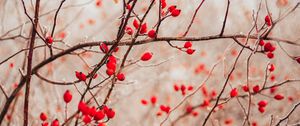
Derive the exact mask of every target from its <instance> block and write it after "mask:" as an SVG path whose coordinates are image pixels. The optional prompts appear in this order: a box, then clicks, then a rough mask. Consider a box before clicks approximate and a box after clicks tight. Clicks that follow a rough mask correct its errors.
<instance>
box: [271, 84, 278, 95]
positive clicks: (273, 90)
mask: <svg viewBox="0 0 300 126" xmlns="http://www.w3.org/2000/svg"><path fill="white" fill-rule="evenodd" d="M276 90H277V87H276V86H274V87H271V88H270V93H271V94H273V93H275V91H276Z"/></svg>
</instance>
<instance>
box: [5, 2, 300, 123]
mask: <svg viewBox="0 0 300 126" xmlns="http://www.w3.org/2000/svg"><path fill="white" fill-rule="evenodd" d="M24 1H25V5H26V8H27V11H28V13H29V15H30V16H31V17H33V15H34V4H35V1H31V0H24ZM201 1H202V0H166V2H167V6H170V5H176V6H177V8H179V9H181V14H180V16H178V17H176V18H175V17H169V18H167V19H166V20H164V21H163V22H162V24H161V27H160V30H159V33H158V37H180V36H181V35H182V34H183V33H184V32H185V30H186V28H187V26H188V25H189V23H190V21H191V19H192V16H193V14H194V12H195V10H196V8H197V6H198V5H199V4H200V2H201ZM60 2H61V1H60V0H42V1H41V8H40V18H39V28H40V30H41V31H42V32H41V34H42V35H43V36H47V35H49V34H50V32H51V28H52V25H53V18H54V15H55V11H56V9H57V8H58V6H59V4H60ZM150 2H151V0H140V1H138V2H137V5H136V7H135V9H134V11H135V12H136V13H137V14H138V15H143V14H144V13H145V9H147V7H148V6H149V4H150ZM260 2H261V9H260V12H259V15H258V22H257V24H258V25H259V26H261V25H263V24H264V23H265V21H264V18H265V16H266V15H267V10H266V2H265V1H264V0H263V1H261V0H230V9H229V13H228V20H227V23H226V27H225V32H224V35H233V34H247V33H248V32H249V30H250V29H251V27H252V26H253V17H252V16H253V14H254V15H256V12H257V11H258V8H259V4H260ZM298 2H299V0H267V3H268V8H269V11H270V13H271V16H272V18H273V19H278V18H279V17H281V16H282V15H284V14H285V13H286V12H288V11H289V10H290V9H291V8H293V7H294V6H295V5H296V4H297V3H298ZM226 5H227V0H206V1H205V2H204V4H203V6H202V7H201V8H200V10H199V12H198V14H197V16H196V18H195V21H194V24H193V25H192V27H191V29H190V32H189V34H188V35H187V37H203V36H209V35H217V34H219V33H220V30H221V27H222V23H223V19H224V15H225V11H226ZM0 6H1V7H0V25H1V27H0V61H1V62H2V61H3V60H5V59H7V58H8V57H9V56H11V55H13V54H15V53H16V52H18V51H20V50H22V49H25V48H27V42H28V36H29V35H30V32H31V27H32V24H31V23H30V22H29V20H28V18H27V17H26V15H25V14H24V10H23V6H22V3H21V1H20V0H0ZM122 6H123V4H122V1H121V0H66V2H65V3H64V5H63V7H62V9H61V10H60V12H59V14H58V19H57V27H56V32H55V36H54V40H55V42H54V43H53V47H55V49H54V54H56V53H59V52H61V51H62V50H65V49H68V48H70V47H72V46H74V45H76V44H79V43H86V42H99V41H100V42H101V41H112V40H115V39H116V35H117V31H118V27H119V25H120V17H121V14H122V8H123V7H122ZM298 8H299V7H298ZM298 8H297V9H296V10H295V11H294V12H293V13H291V14H290V15H289V16H287V17H285V18H284V20H282V21H281V22H280V23H278V24H277V25H276V27H274V29H273V30H272V32H271V34H270V36H272V37H276V38H280V39H285V40H290V41H294V42H295V43H299V39H300V38H299V35H300V23H299V19H300V12H299V9H298ZM133 19H134V18H132V19H130V20H129V26H131V27H133V26H132V22H133ZM157 20H158V3H156V4H155V5H154V8H153V9H152V10H151V11H150V13H149V15H148V16H147V18H146V19H145V22H147V24H148V29H151V28H152V27H153V26H154V25H155V24H156V23H157ZM252 34H253V35H257V33H255V32H253V33H252ZM13 36H17V37H15V38H13V39H7V38H9V37H13ZM145 38H146V37H139V38H138V39H139V40H142V39H145ZM130 39H131V37H130V36H129V35H126V36H124V37H123V39H122V40H130ZM241 41H243V42H244V41H245V40H242V39H241ZM184 42H185V41H171V43H172V44H173V45H176V46H179V47H182V46H183V45H184ZM255 42H256V40H255V39H251V40H249V43H250V44H252V45H253V44H254V43H255ZM271 42H272V43H273V44H274V45H275V47H276V51H275V52H274V55H275V57H274V58H273V59H269V58H267V57H266V55H265V54H262V53H256V54H255V55H253V56H252V58H251V60H250V65H249V70H250V71H249V84H250V85H251V86H254V85H261V86H262V84H263V83H264V78H265V71H266V68H267V67H268V63H272V64H274V65H275V66H276V67H275V71H274V72H272V73H270V75H268V78H267V79H266V85H267V86H271V85H274V84H277V83H280V82H283V81H285V80H288V79H299V76H300V65H299V64H298V63H297V62H296V61H294V60H293V59H291V58H290V57H289V56H287V55H286V53H285V52H284V51H283V50H282V49H281V48H280V47H279V45H278V43H277V42H276V41H271ZM192 43H193V49H195V53H194V54H193V55H188V54H187V53H185V52H183V51H180V50H178V49H176V48H172V47H170V45H169V44H168V43H167V42H165V41H158V42H151V43H147V44H142V45H137V46H134V48H133V50H132V51H131V52H130V54H129V58H128V62H127V63H130V61H135V60H137V59H139V58H140V56H141V55H142V54H143V53H144V52H145V51H151V52H152V53H153V57H152V59H151V60H150V61H149V62H137V63H135V64H133V65H130V66H128V67H126V68H125V69H124V70H123V72H124V73H125V75H126V80H125V81H123V82H118V83H117V84H116V86H115V89H114V91H113V92H112V95H111V98H110V100H109V102H108V104H107V105H108V106H110V107H112V108H114V110H115V111H116V117H115V118H114V119H112V120H110V121H109V122H108V124H107V125H108V126H120V125H123V126H157V125H159V124H160V123H161V121H162V120H163V119H165V117H166V114H165V113H162V115H161V116H158V115H157V113H158V112H159V111H160V108H159V106H160V105H169V106H170V107H171V108H172V107H174V106H176V105H177V104H178V103H179V102H180V101H181V100H182V99H183V98H184V96H183V95H182V94H181V93H180V92H176V91H174V88H173V87H174V85H175V84H176V85H179V86H180V85H186V86H193V87H194V89H193V90H195V89H196V87H198V86H199V85H201V84H203V81H204V80H205V79H206V78H207V76H208V75H209V74H208V73H209V71H211V69H212V67H213V66H214V65H215V64H216V63H218V62H219V64H217V65H216V68H215V69H214V71H212V74H211V76H210V77H209V79H208V81H206V82H205V89H203V88H201V89H200V90H199V91H197V92H196V93H195V94H194V95H193V96H192V97H191V98H189V99H188V100H187V101H185V102H184V103H183V104H182V105H181V106H180V107H179V108H178V109H176V110H175V111H174V112H172V114H171V115H170V117H169V119H168V120H167V121H166V123H165V125H171V124H172V122H174V120H176V119H177V118H178V117H179V116H180V115H182V114H184V113H185V111H186V107H187V106H196V105H199V104H202V103H203V101H204V100H205V99H207V98H206V96H204V93H203V92H204V90H206V91H207V92H208V93H212V92H216V93H217V94H218V92H219V91H220V90H221V88H222V86H223V84H224V81H225V80H226V76H227V74H228V73H229V71H230V69H231V67H232V65H233V63H234V61H235V58H236V57H237V54H238V52H239V50H240V49H241V46H240V45H238V44H237V43H235V42H234V41H233V40H232V39H214V40H209V41H193V42H192ZM39 45H44V43H43V41H41V40H40V39H39V38H38V39H37V41H36V44H35V46H39ZM281 46H282V48H284V49H285V50H286V51H287V52H288V54H290V55H292V56H299V55H300V51H299V49H300V47H299V46H295V45H291V44H286V43H281ZM127 48H128V46H120V50H119V51H118V52H116V53H114V55H115V56H116V57H117V58H122V57H123V55H124V54H125V52H126V50H127ZM87 49H91V50H94V51H96V52H92V51H89V52H85V53H80V54H78V55H77V54H70V55H66V56H63V57H61V58H59V59H57V60H55V61H53V62H51V63H49V64H47V65H46V66H44V67H43V68H41V69H40V70H39V71H38V73H39V74H40V75H41V76H42V77H45V78H47V79H49V80H53V81H56V82H73V81H75V80H76V77H75V71H82V72H84V73H88V72H90V71H91V70H92V67H93V66H94V65H95V64H97V63H98V62H100V60H101V59H102V58H103V56H104V54H103V53H99V51H100V50H99V47H98V46H94V47H91V48H87ZM82 51H83V50H77V51H75V52H77V53H79V52H82ZM250 54H251V51H249V50H245V51H244V52H243V53H242V54H241V58H240V59H239V60H238V63H237V65H236V69H235V71H234V72H233V74H232V76H231V77H230V80H229V82H228V83H229V85H230V86H227V87H226V89H225V92H224V94H223V95H222V98H223V97H224V98H226V97H229V92H230V90H231V89H232V88H237V89H238V91H239V93H240V94H246V93H244V92H243V91H242V88H241V87H242V86H243V85H245V84H246V83H247V76H246V71H247V58H248V56H249V55H250ZM48 57H49V52H48V51H47V48H46V47H40V48H37V49H35V50H34V60H33V66H35V65H36V64H38V63H40V62H41V61H43V60H44V59H45V58H48ZM25 58H26V53H25V52H22V53H19V54H17V55H16V56H14V57H13V58H11V59H9V60H8V61H7V62H4V63H2V64H1V65H0V73H1V76H0V82H1V85H2V87H3V88H4V89H5V91H6V92H7V94H11V92H12V91H13V89H14V88H15V86H16V85H17V84H18V82H19V81H20V77H21V74H20V71H22V70H20V69H22V67H24V66H23V62H24V60H25ZM118 60H120V59H118ZM105 70H106V69H105V67H103V68H102V69H100V70H99V71H98V72H97V73H98V75H99V76H98V77H97V78H96V79H95V82H94V83H95V84H96V83H97V82H100V81H102V80H103V79H105V78H106V77H107V75H106V73H105ZM25 73H26V72H25ZM76 86H77V88H78V90H79V92H83V91H84V90H85V88H86V85H85V84H84V83H82V82H81V83H77V84H76ZM109 86H110V83H105V84H103V85H102V86H101V87H98V88H95V89H93V90H92V92H93V93H96V92H99V93H98V95H97V96H96V99H97V100H98V101H99V102H100V103H102V102H103V100H104V98H105V96H106V94H107V92H108V89H109ZM31 87H32V88H31V94H30V105H29V106H30V110H29V112H30V116H29V117H30V118H29V119H30V120H29V122H30V123H29V124H30V125H40V124H41V121H39V114H40V113H41V112H45V113H47V115H48V118H49V120H54V119H56V118H57V119H59V120H60V121H61V122H63V120H64V117H65V115H64V111H65V103H64V101H63V93H64V92H65V91H66V90H70V91H71V92H72V94H73V99H72V101H71V102H70V103H69V104H68V114H69V115H71V114H72V113H74V112H76V110H77V105H78V102H79V99H80V94H79V92H78V90H76V87H75V86H74V85H64V86H62V85H53V84H51V83H49V82H46V81H43V80H42V79H40V78H39V77H37V76H36V75H34V76H32V81H31ZM250 88H251V87H250ZM24 92H25V90H24V88H23V90H21V92H20V94H19V96H18V97H17V100H15V101H14V102H13V103H12V105H11V107H10V110H9V111H8V114H7V116H8V117H7V118H5V120H4V123H2V124H3V125H8V123H10V125H22V123H23V121H22V120H23V103H24ZM187 93H188V94H189V93H191V92H187ZM276 93H281V94H283V95H284V96H285V99H284V100H282V101H277V100H274V99H273V96H274V94H271V93H270V91H269V90H266V91H264V92H263V93H262V94H259V95H255V96H253V97H252V98H253V99H252V103H251V106H252V110H251V113H250V121H251V122H256V123H257V125H259V126H265V125H270V122H271V121H270V120H271V118H273V119H272V120H274V121H275V122H276V121H278V119H280V118H282V117H283V116H284V115H286V113H288V112H289V111H290V110H291V108H292V107H293V105H294V104H295V103H298V102H299V100H300V86H299V82H292V83H287V84H285V85H283V86H280V87H279V88H278V89H277V90H276ZM152 96H156V97H157V103H156V105H155V106H153V105H151V104H150V103H148V104H147V105H144V104H142V103H141V100H142V99H144V100H147V101H148V102H150V101H149V99H150V97H152ZM90 97H91V96H90V95H89V94H88V95H87V96H86V99H88V98H90ZM260 100H267V101H268V103H269V105H268V106H267V107H266V111H265V112H264V113H260V112H259V111H258V110H257V102H258V101H260ZM5 101H6V100H5V96H4V95H3V93H1V94H0V106H1V107H0V108H1V110H2V108H3V105H4V104H5ZM239 102H240V103H238V100H237V99H230V100H229V101H228V102H227V103H226V104H224V105H223V108H222V109H220V110H219V109H218V110H217V112H215V113H213V115H212V116H211V120H209V123H208V124H207V125H236V126H239V125H242V124H243V121H244V117H245V116H244V113H243V109H242V108H241V106H240V104H242V105H243V106H244V107H247V105H248V98H240V99H239ZM91 105H96V104H95V103H94V102H92V103H91ZM212 105H213V102H212V103H211V105H210V106H208V107H202V108H201V107H199V108H197V109H194V110H193V111H196V112H197V113H198V115H196V116H193V115H187V116H185V117H183V118H182V119H180V120H179V121H177V122H176V124H175V125H176V126H180V125H187V126H198V125H201V124H202V122H203V121H204V118H205V117H206V115H207V113H208V112H209V110H210V109H211V106H212ZM299 113H300V109H298V110H296V111H295V112H294V114H293V115H291V117H290V118H289V124H294V123H298V124H299V121H300V116H299ZM228 121H231V122H230V123H228ZM72 123H74V121H73V122H72Z"/></svg>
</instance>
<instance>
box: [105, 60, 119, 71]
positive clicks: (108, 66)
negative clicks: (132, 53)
mask: <svg viewBox="0 0 300 126" xmlns="http://www.w3.org/2000/svg"><path fill="white" fill-rule="evenodd" d="M106 67H107V69H112V70H113V71H115V70H116V68H117V65H116V63H115V62H110V61H109V62H108V63H107V64H106Z"/></svg>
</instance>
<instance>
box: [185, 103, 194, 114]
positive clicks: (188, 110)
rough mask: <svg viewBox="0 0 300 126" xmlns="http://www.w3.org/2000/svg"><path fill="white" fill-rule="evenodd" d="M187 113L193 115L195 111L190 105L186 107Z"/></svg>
mask: <svg viewBox="0 0 300 126" xmlns="http://www.w3.org/2000/svg"><path fill="white" fill-rule="evenodd" d="M185 111H186V113H191V112H192V111H193V107H192V106H190V105H188V106H187V107H186V110H185Z"/></svg>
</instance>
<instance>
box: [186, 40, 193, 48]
mask: <svg viewBox="0 0 300 126" xmlns="http://www.w3.org/2000/svg"><path fill="white" fill-rule="evenodd" d="M192 45H193V44H192V42H190V41H188V42H185V43H184V48H190V47H192Z"/></svg>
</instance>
